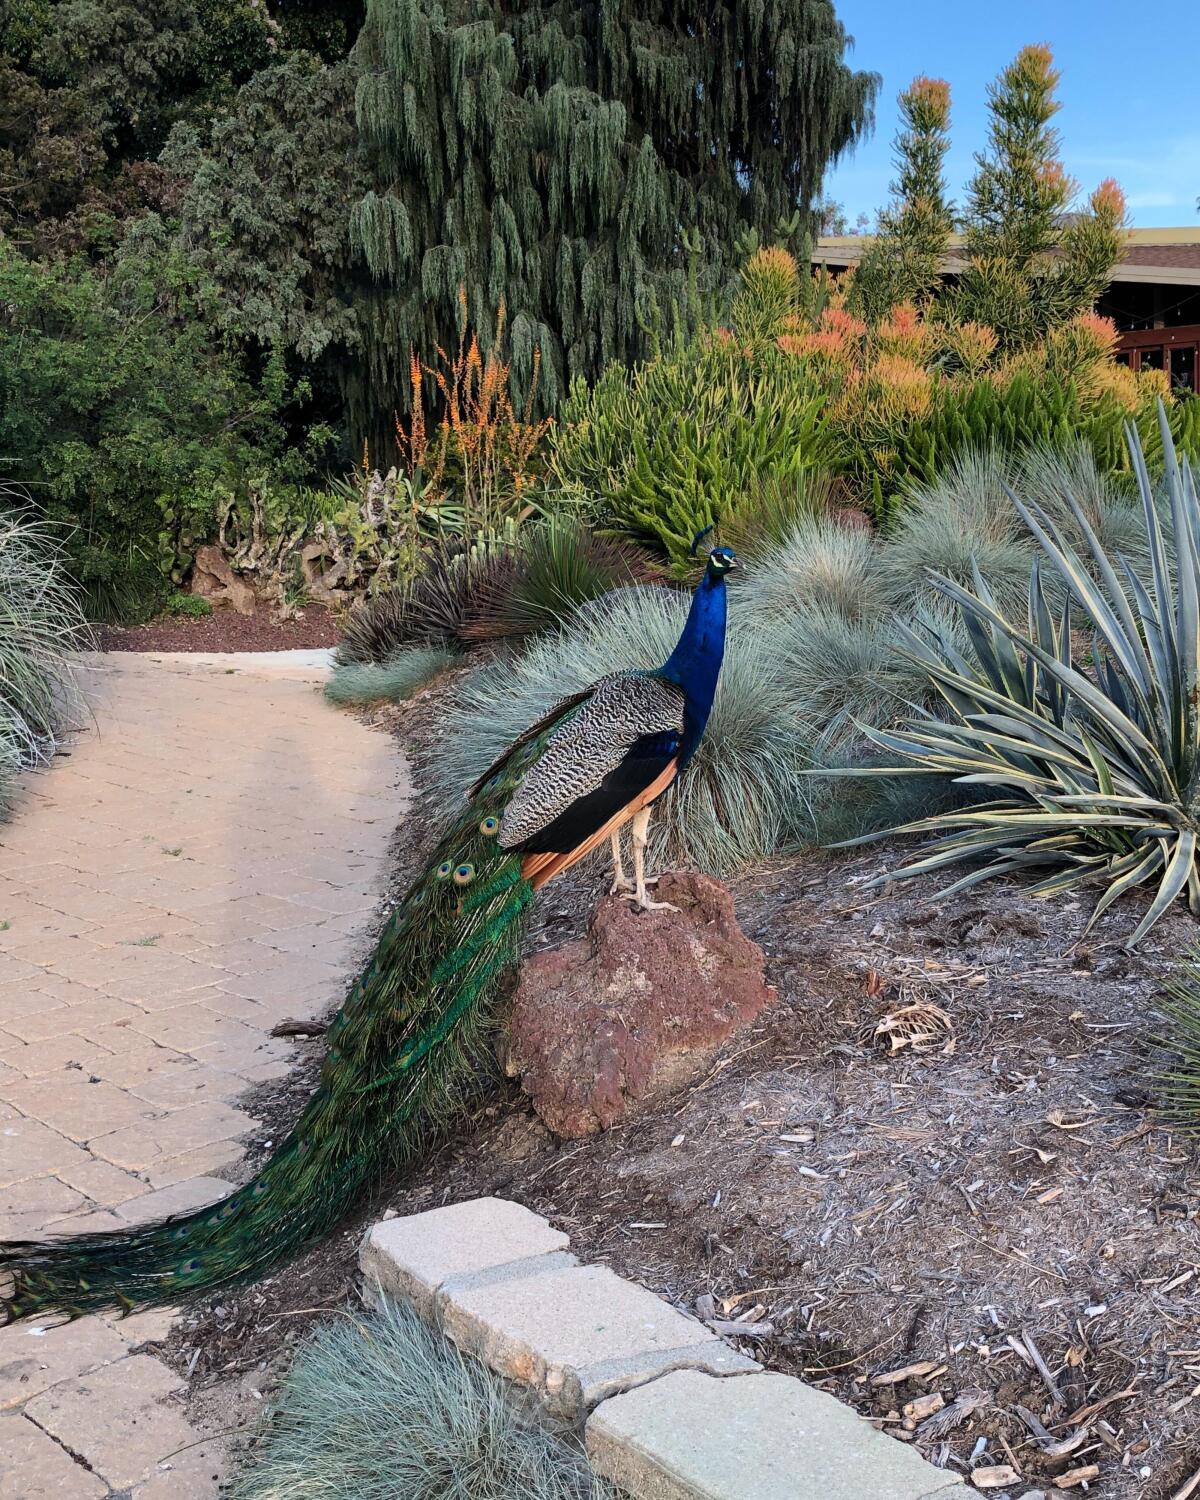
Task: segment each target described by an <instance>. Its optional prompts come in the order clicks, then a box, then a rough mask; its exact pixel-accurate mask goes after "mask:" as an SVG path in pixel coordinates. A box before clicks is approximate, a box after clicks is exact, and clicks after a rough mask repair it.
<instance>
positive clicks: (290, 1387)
mask: <svg viewBox="0 0 1200 1500" xmlns="http://www.w3.org/2000/svg"><path fill="white" fill-rule="evenodd" d="M234 1496H235V1500H399V1497H401V1496H402V1497H403V1500H449V1497H451V1496H453V1497H456V1500H516V1497H518V1496H520V1497H521V1500H616V1496H615V1492H614V1491H613V1490H612V1489H610V1487H609V1486H608V1485H606V1484H605V1483H604V1482H603V1481H602V1480H600V1479H597V1478H596V1477H595V1476H594V1475H593V1474H592V1473H591V1471H590V1469H589V1467H588V1464H587V1460H586V1458H585V1457H584V1455H583V1452H582V1448H581V1445H580V1444H579V1442H578V1440H577V1439H575V1438H573V1437H570V1436H568V1435H567V1434H565V1433H564V1434H562V1435H561V1436H560V1435H558V1434H556V1433H554V1432H551V1431H547V1430H544V1429H543V1428H541V1427H539V1426H538V1425H537V1424H536V1422H535V1421H534V1420H533V1418H532V1415H531V1414H528V1413H523V1412H522V1411H521V1410H520V1408H519V1407H518V1406H517V1404H516V1398H515V1397H514V1396H513V1395H512V1394H511V1393H510V1390H509V1389H508V1388H507V1387H505V1385H504V1384H503V1383H502V1382H501V1381H500V1380H499V1379H498V1378H497V1377H496V1376H495V1375H492V1374H491V1373H490V1372H489V1371H488V1370H486V1369H485V1368H484V1367H483V1366H482V1365H479V1364H477V1363H475V1362H473V1361H469V1360H467V1359H466V1358H464V1356H463V1355H461V1354H460V1353H459V1352H458V1350H457V1349H456V1348H455V1347H454V1346H453V1344H451V1343H450V1342H449V1341H448V1340H447V1339H445V1338H443V1337H442V1336H441V1335H440V1334H437V1333H434V1332H431V1331H430V1330H429V1329H427V1328H426V1327H425V1326H424V1325H423V1324H421V1323H420V1322H419V1321H418V1320H417V1319H416V1318H415V1317H414V1316H413V1314H412V1313H409V1312H407V1311H404V1310H401V1309H400V1308H398V1307H395V1306H393V1305H391V1304H388V1303H385V1305H384V1307H383V1309H382V1311H380V1312H378V1313H373V1314H368V1313H363V1314H361V1315H356V1316H351V1317H346V1318H343V1319H339V1320H338V1321H337V1322H331V1323H327V1324H325V1325H324V1326H320V1327H318V1329H317V1331H316V1333H315V1334H314V1335H313V1336H312V1337H311V1338H310V1339H309V1341H308V1342H307V1343H306V1344H305V1345H304V1347H303V1348H302V1349H301V1350H300V1352H299V1353H298V1354H297V1356H296V1358H295V1360H294V1362H293V1364H292V1368H291V1371H290V1373H289V1374H288V1377H287V1380H286V1381H285V1382H284V1386H283V1389H282V1390H281V1392H280V1394H279V1397H278V1399H277V1400H276V1401H275V1403H274V1405H273V1408H272V1411H271V1415H270V1419H269V1423H268V1425H267V1428H266V1431H265V1436H264V1438H263V1441H262V1442H261V1444H260V1446H259V1447H258V1449H257V1450H256V1452H255V1453H254V1455H253V1458H252V1460H251V1463H250V1465H249V1467H248V1471H247V1472H245V1473H243V1474H242V1475H241V1476H240V1477H239V1479H238V1480H237V1482H236V1483H235V1486H234Z"/></svg>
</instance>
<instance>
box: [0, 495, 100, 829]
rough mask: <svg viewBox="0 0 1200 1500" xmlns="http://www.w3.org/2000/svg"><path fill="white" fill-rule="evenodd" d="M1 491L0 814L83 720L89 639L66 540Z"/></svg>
mask: <svg viewBox="0 0 1200 1500" xmlns="http://www.w3.org/2000/svg"><path fill="white" fill-rule="evenodd" d="M5 499H6V496H5V495H4V494H3V493H0V811H2V809H3V804H4V801H5V797H6V788H7V791H8V794H9V795H11V789H12V777H13V774H14V773H15V771H16V770H18V769H20V768H21V767H28V766H36V765H40V764H43V763H44V762H46V761H48V760H49V759H50V757H51V756H52V755H53V754H54V752H55V750H56V749H57V747H58V743H59V739H60V737H61V736H62V735H63V734H64V733H66V732H67V731H68V730H70V729H73V728H76V727H77V726H78V725H79V723H80V722H81V721H82V719H83V717H84V704H83V699H82V696H81V694H80V692H79V688H78V685H77V683H76V679H75V673H74V669H73V667H72V664H71V659H70V658H71V653H72V652H74V651H76V650H78V649H80V648H81V647H83V646H86V645H87V644H88V641H89V637H88V631H87V627H86V625H85V623H84V619H83V611H82V608H81V605H80V598H79V593H78V591H77V590H76V588H75V587H74V586H73V585H72V583H71V582H70V580H69V579H68V577H67V575H66V572H65V569H64V567H63V560H62V552H61V545H60V543H59V541H58V540H57V538H56V537H55V536H54V535H53V533H52V532H50V531H49V530H48V529H47V528H46V527H45V526H43V525H40V524H39V523H37V522H36V521H30V520H27V519H25V518H24V516H23V515H22V514H21V513H19V512H18V511H16V510H15V509H14V510H5V508H4V503H5Z"/></svg>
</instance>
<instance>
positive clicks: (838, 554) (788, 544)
mask: <svg viewBox="0 0 1200 1500" xmlns="http://www.w3.org/2000/svg"><path fill="white" fill-rule="evenodd" d="M879 555H880V546H879V543H878V542H877V541H876V539H875V537H874V536H873V535H872V534H871V533H870V532H868V531H862V530H859V529H857V528H854V529H852V528H850V527H847V526H840V525H838V523H837V522H836V521H831V520H825V519H821V518H814V519H809V520H804V521H801V522H800V524H799V525H798V526H796V527H795V528H794V529H793V530H792V532H791V534H790V536H788V537H787V538H786V539H785V540H784V541H783V542H782V544H781V545H780V546H779V548H778V549H777V550H776V551H774V552H771V553H768V554H767V556H766V557H763V558H760V559H758V560H757V561H754V562H752V564H751V565H750V566H748V567H747V568H746V570H745V573H744V575H743V577H744V582H743V581H741V580H739V582H738V583H737V586H736V588H737V596H738V597H740V596H741V594H743V593H745V594H748V595H749V596H750V599H751V600H752V606H753V608H754V610H755V611H756V612H757V613H760V614H764V615H767V616H769V617H771V618H772V620H774V619H775V618H778V619H779V620H780V621H782V620H785V619H787V618H788V617H789V616H791V615H792V614H793V613H794V612H795V611H796V610H798V609H809V610H821V609H828V610H831V611H832V612H834V613H835V614H838V615H841V616H843V617H844V618H846V619H856V618H858V617H859V616H861V615H874V614H877V613H878V612H879V611H880V610H882V609H883V608H884V606H885V604H886V600H885V598H884V597H883V595H882V594H881V592H880V589H879V585H878V581H877V580H878V572H879Z"/></svg>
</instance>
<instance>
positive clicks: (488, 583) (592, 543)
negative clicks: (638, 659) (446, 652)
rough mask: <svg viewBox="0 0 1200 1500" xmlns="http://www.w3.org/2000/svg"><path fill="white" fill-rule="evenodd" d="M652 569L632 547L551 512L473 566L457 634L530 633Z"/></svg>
mask: <svg viewBox="0 0 1200 1500" xmlns="http://www.w3.org/2000/svg"><path fill="white" fill-rule="evenodd" d="M651 573H652V569H651V567H650V565H649V560H648V559H647V558H646V556H645V555H644V554H643V553H642V552H641V551H640V550H639V549H638V548H637V547H634V546H631V545H630V544H628V543H624V542H619V541H616V540H614V539H613V538H611V537H600V536H597V535H596V534H595V532H594V531H592V529H591V528H590V527H588V526H586V525H584V524H583V522H581V521H579V520H577V519H575V518H574V517H573V516H570V515H559V516H551V517H549V518H548V519H547V520H545V521H543V522H541V523H540V524H535V525H529V524H527V525H526V526H525V527H523V528H522V529H521V531H520V532H519V533H518V536H517V541H516V544H515V545H514V546H512V547H510V548H508V549H506V550H505V551H504V552H502V553H500V554H498V555H497V557H496V558H495V560H494V562H493V564H492V565H491V566H490V567H488V568H486V569H484V570H482V571H480V572H479V574H478V584H477V586H476V588H475V590H474V592H473V594H472V597H471V601H470V604H469V606H468V609H467V616H466V620H465V622H464V624H463V629H462V632H461V633H462V635H463V637H464V638H465V639H466V640H470V641H481V640H501V639H513V638H515V637H518V636H524V635H536V634H537V633H538V632H539V631H542V630H551V629H553V628H555V627H556V626H558V625H561V624H562V623H563V622H564V621H565V620H567V619H569V618H570V616H571V615H572V613H573V612H574V611H575V610H576V609H578V607H579V606H580V605H581V604H586V603H587V602H588V601H589V600H592V599H598V598H600V597H601V595H603V594H607V593H609V592H610V591H611V590H613V589H617V588H622V587H624V586H626V585H628V584H631V583H639V582H644V581H646V580H648V579H649V577H650V576H651Z"/></svg>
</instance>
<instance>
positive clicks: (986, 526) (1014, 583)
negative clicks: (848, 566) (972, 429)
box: [880, 449, 1034, 610]
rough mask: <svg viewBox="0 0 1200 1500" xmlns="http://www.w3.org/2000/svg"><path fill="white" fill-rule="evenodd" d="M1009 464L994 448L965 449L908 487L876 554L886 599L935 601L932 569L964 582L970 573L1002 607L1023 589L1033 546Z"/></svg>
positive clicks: (908, 603) (911, 604)
mask: <svg viewBox="0 0 1200 1500" xmlns="http://www.w3.org/2000/svg"><path fill="white" fill-rule="evenodd" d="M1015 480H1016V469H1015V465H1014V463H1013V461H1012V459H1011V458H1010V457H1008V456H1007V455H1006V454H1004V453H1003V452H1001V451H999V450H997V449H968V450H967V451H966V452H964V453H961V454H959V455H958V456H957V457H955V458H954V459H953V460H952V461H951V463H950V464H949V465H948V466H947V468H946V470H945V471H944V472H943V473H942V474H940V475H938V476H936V477H935V478H934V479H933V480H932V481H930V482H929V483H927V484H924V485H915V484H914V485H912V486H911V487H910V488H909V490H908V492H907V494H906V496H905V499H904V502H903V504H902V505H901V506H900V507H899V510H898V514H897V519H896V522H895V525H894V526H893V528H892V530H891V532H890V533H889V536H888V542H887V545H886V547H883V548H881V549H880V577H881V581H882V583H883V586H884V589H885V592H886V595H887V597H888V598H889V599H890V600H891V601H893V602H894V603H895V604H896V605H897V607H899V608H900V609H902V610H912V609H913V608H915V607H916V606H917V605H918V604H919V603H921V602H923V601H928V600H929V599H930V598H931V597H936V590H935V586H934V585H933V584H932V583H931V581H930V570H932V571H933V572H934V573H939V574H942V575H943V576H945V577H947V578H951V579H953V580H954V582H955V583H960V584H964V585H966V584H969V583H970V582H971V580H972V578H973V576H974V572H975V570H976V569H978V571H979V572H980V573H982V574H983V576H984V578H985V579H986V580H987V584H988V587H989V588H990V589H991V590H992V593H993V594H994V595H995V596H996V598H997V599H998V600H999V601H1000V603H1001V605H1002V606H1003V607H1005V608H1013V607H1015V606H1016V605H1017V604H1018V603H1019V602H1021V601H1022V600H1023V599H1024V597H1025V595H1026V594H1027V592H1028V590H1029V569H1030V567H1031V565H1032V563H1033V557H1034V545H1033V539H1032V538H1031V537H1030V535H1029V532H1028V530H1027V529H1026V527H1025V525H1024V523H1023V522H1022V520H1021V518H1020V516H1019V515H1018V514H1017V512H1016V511H1015V510H1014V509H1013V505H1012V502H1011V501H1010V500H1009V498H1008V492H1007V489H1006V486H1011V485H1012V484H1013V483H1014V482H1015Z"/></svg>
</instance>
